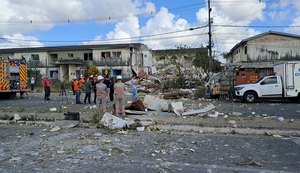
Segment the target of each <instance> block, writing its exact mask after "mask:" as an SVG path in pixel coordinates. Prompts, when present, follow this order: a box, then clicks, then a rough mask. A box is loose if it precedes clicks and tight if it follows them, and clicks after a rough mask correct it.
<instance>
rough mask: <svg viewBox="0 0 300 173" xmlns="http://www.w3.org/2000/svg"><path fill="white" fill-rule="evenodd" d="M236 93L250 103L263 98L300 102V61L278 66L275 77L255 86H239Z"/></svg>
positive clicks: (254, 84)
mask: <svg viewBox="0 0 300 173" xmlns="http://www.w3.org/2000/svg"><path fill="white" fill-rule="evenodd" d="M234 93H235V96H236V97H237V98H240V99H242V100H243V101H244V102H248V103H252V102H255V101H257V100H258V99H262V98H264V99H275V98H276V99H277V98H280V99H289V100H291V101H293V102H297V101H300V61H293V62H284V63H281V64H277V65H275V66H274V75H269V76H264V77H262V78H260V79H259V80H258V81H256V82H255V83H253V84H244V85H237V86H235V87H234Z"/></svg>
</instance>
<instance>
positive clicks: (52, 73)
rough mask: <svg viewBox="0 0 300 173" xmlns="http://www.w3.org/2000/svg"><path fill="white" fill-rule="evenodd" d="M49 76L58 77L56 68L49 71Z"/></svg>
mask: <svg viewBox="0 0 300 173" xmlns="http://www.w3.org/2000/svg"><path fill="white" fill-rule="evenodd" d="M50 78H51V79H57V78H58V70H51V71H50Z"/></svg>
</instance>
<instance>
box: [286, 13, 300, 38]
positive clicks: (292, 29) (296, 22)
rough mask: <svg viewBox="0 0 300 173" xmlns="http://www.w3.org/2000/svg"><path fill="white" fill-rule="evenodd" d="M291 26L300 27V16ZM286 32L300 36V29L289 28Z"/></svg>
mask: <svg viewBox="0 0 300 173" xmlns="http://www.w3.org/2000/svg"><path fill="white" fill-rule="evenodd" d="M290 26H300V16H299V17H297V18H295V19H294V20H293V22H292V24H291V25H290ZM285 32H287V33H293V34H298V35H300V28H299V27H288V28H286V29H285Z"/></svg>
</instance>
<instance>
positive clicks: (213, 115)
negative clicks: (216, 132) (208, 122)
mask: <svg viewBox="0 0 300 173" xmlns="http://www.w3.org/2000/svg"><path fill="white" fill-rule="evenodd" d="M208 116H209V117H211V118H218V116H219V112H215V113H213V114H208Z"/></svg>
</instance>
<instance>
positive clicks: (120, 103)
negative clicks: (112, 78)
mask: <svg viewBox="0 0 300 173" xmlns="http://www.w3.org/2000/svg"><path fill="white" fill-rule="evenodd" d="M124 93H125V85H124V83H123V82H122V76H121V75H118V76H117V83H115V84H114V101H115V105H116V113H117V116H118V115H120V114H121V116H123V117H125V99H124Z"/></svg>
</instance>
